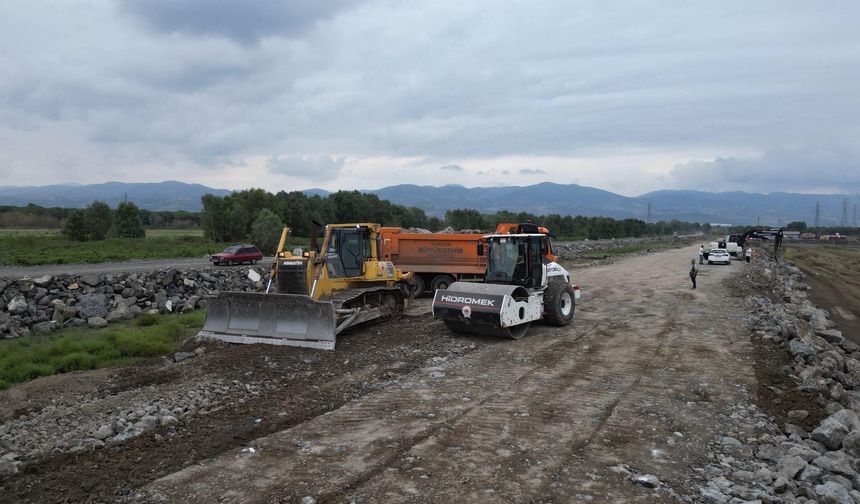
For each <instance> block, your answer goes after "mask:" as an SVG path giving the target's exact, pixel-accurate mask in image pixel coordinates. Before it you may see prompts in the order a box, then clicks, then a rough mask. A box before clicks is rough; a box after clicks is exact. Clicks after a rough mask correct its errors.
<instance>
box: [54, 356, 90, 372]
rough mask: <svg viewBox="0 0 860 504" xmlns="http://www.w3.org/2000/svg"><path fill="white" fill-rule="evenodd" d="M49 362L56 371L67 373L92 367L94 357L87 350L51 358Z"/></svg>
mask: <svg viewBox="0 0 860 504" xmlns="http://www.w3.org/2000/svg"><path fill="white" fill-rule="evenodd" d="M51 364H52V366H53V368H54V369H55V370H56V372H57V373H68V372H70V371H84V370H87V369H94V368H95V367H96V359H95V357H93V356H92V355H90V354H88V353H87V352H73V353H70V354H67V355H63V356H60V357H57V358H55V359H53V360H52V361H51Z"/></svg>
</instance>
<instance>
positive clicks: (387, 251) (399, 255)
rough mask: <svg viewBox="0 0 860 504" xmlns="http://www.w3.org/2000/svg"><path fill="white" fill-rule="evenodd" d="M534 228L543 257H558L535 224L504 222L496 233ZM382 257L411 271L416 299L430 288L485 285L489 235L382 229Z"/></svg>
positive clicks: (547, 236)
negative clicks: (455, 283)
mask: <svg viewBox="0 0 860 504" xmlns="http://www.w3.org/2000/svg"><path fill="white" fill-rule="evenodd" d="M524 226H525V227H529V226H531V227H532V228H534V229H533V230H532V231H533V232H535V233H543V236H544V238H543V240H544V244H543V250H544V252H545V253H544V257H546V258H547V259H548V260H549V262H553V263H554V262H555V261H556V260H557V258H556V257H555V255H554V254H553V252H552V243H551V241H550V238H549V231H548V230H547V229H546V228H543V227H538V226H535V225H533V224H510V223H504V224H499V225H498V226H496V230H495V233H494V234H496V235H498V234H513V233H518V232H522V230H523V227H524ZM380 238H381V242H382V245H381V250H382V253H381V257H382V259H383V260H385V261H391V262H392V263H394V265H395V266H396V267H397V268H398V269H399V270H401V271H404V272H411V273H412V275H413V277H412V278H413V280H414V286H413V288H414V290H415V296H416V297H417V296H420V295H421V294H423V293H424V292H425V291H427V290H428V289H429V291H430V293H431V294H433V293H435V292H436V291H437V290H439V289H442V290H445V289H447V288H448V287H449V286H450V285H451V284H452V283H454V282H483V281H484V277H485V276H486V273H487V257H486V255H485V252H484V251H485V250H486V243H487V240H486V235H485V234H478V233H464V234H458V233H450V234H448V233H410V232H407V231H405V230H403V229H401V228H399V227H384V228H382V229H381V230H380Z"/></svg>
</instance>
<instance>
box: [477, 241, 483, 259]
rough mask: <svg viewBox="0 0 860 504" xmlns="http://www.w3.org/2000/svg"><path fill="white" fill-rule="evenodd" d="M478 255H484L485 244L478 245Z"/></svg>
mask: <svg viewBox="0 0 860 504" xmlns="http://www.w3.org/2000/svg"><path fill="white" fill-rule="evenodd" d="M478 255H479V256H482V255H484V244H483V243H480V242H479V243H478Z"/></svg>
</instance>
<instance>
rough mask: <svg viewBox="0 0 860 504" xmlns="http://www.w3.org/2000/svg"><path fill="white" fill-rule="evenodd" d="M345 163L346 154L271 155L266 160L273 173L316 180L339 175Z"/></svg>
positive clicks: (328, 178)
mask: <svg viewBox="0 0 860 504" xmlns="http://www.w3.org/2000/svg"><path fill="white" fill-rule="evenodd" d="M344 164H346V158H345V157H344V156H340V157H332V156H317V157H314V156H284V157H280V156H271V157H269V158H268V159H267V160H266V167H267V168H268V169H269V171H271V172H272V173H279V174H283V175H288V176H290V177H298V178H304V179H310V180H315V181H323V180H330V179H333V178H335V177H337V176H338V175H339V174H340V172H341V170H343V166H344Z"/></svg>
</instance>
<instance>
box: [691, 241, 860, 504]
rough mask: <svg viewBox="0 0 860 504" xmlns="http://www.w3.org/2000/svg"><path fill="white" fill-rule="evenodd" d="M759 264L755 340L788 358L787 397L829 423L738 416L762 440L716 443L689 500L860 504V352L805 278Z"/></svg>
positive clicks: (745, 411)
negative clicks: (800, 397)
mask: <svg viewBox="0 0 860 504" xmlns="http://www.w3.org/2000/svg"><path fill="white" fill-rule="evenodd" d="M757 262H758V264H757V265H755V268H756V269H757V271H756V275H758V277H759V278H758V281H759V284H760V285H763V286H766V288H767V290H768V292H766V295H764V296H750V297H748V298H747V299H746V303H747V305H748V308H749V312H750V313H751V314H752V315H751V316H749V317H748V318H747V320H746V322H747V325H748V326H749V327H750V329H751V330H752V331H753V338H754V339H755V340H756V341H757V342H759V343H761V344H763V345H765V346H766V348H768V350H769V351H773V352H787V354H788V355H789V356H790V364H789V365H786V366H784V367H783V369H782V370H781V371H782V372H783V373H784V374H786V375H787V377H788V378H790V379H791V380H792V381H793V383H795V384H796V389H795V390H794V391H788V393H787V394H786V395H788V394H792V393H796V394H805V395H809V396H811V397H813V398H817V399H813V400H812V402H810V404H809V405H808V408H809V409H823V410H824V411H825V412H826V415H827V416H826V418H824V419H823V420H822V421H821V422H818V423H817V424H813V425H811V426H807V427H804V426H803V425H802V424H804V423H806V422H804V420H805V419H807V417H808V416H809V415H810V411H808V410H806V409H796V410H791V411H788V412H787V414H786V417H787V421H786V422H784V423H783V424H782V425H777V424H776V423H774V421H773V419H772V418H771V417H769V416H768V415H766V414H764V413H762V412H760V411H758V409H757V408H756V407H755V406H748V407H746V408H743V407H742V408H739V409H738V410H737V411H736V412H735V413H733V414H732V419H733V421H735V422H736V423H737V424H743V425H748V426H752V428H753V429H754V430H755V431H757V434H758V435H757V436H754V437H748V438H746V439H743V440H742V441H741V440H738V439H735V438H731V437H723V438H721V439H719V440H716V441H714V442H713V443H712V444H711V457H712V458H713V460H714V463H713V464H712V465H709V466H707V467H704V468H700V469H699V471H700V472H701V473H702V475H703V476H704V477H705V479H706V484H705V485H702V486H701V487H700V488H699V494H698V495H696V496H693V497H691V499H690V500H695V501H704V502H716V503H729V502H731V503H735V502H749V501H752V502H764V503H775V502H782V503H801V502H820V503H839V504H854V503H860V419H858V412H860V347H858V346H857V345H855V344H854V343H852V342H851V341H849V340H848V339H846V338H845V337H844V336H843V335H842V333H841V332H840V331H838V330H836V329H834V328H833V323H832V322H831V321H830V320H829V319H828V313H827V312H826V311H825V310H822V309H819V308H816V307H815V306H813V305H812V303H811V302H810V301H809V300H808V299H807V295H806V290H807V286H806V285H805V284H804V283H803V273H802V272H801V271H800V270H799V269H797V268H795V267H793V266H788V265H784V264H780V265H777V264H775V263H774V262H773V261H772V259H769V258H767V257H765V256H764V254H762V255H761V256H760V259H759V260H757Z"/></svg>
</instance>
